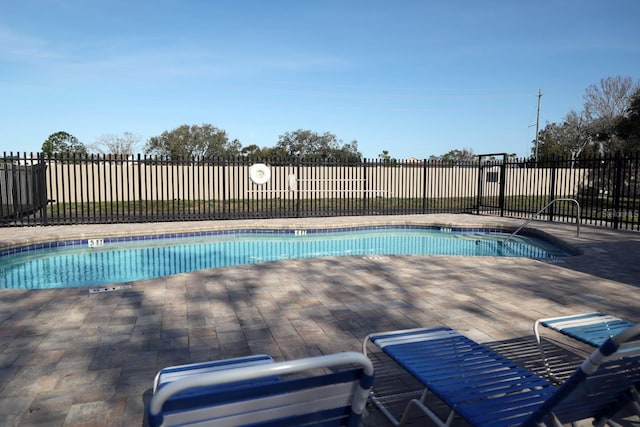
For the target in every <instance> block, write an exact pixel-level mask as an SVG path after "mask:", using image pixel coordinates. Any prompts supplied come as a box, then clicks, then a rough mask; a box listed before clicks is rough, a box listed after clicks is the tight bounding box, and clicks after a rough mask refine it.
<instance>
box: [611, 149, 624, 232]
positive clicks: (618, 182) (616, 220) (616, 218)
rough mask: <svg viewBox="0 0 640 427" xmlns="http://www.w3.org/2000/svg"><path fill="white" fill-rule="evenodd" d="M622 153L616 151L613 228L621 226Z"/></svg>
mask: <svg viewBox="0 0 640 427" xmlns="http://www.w3.org/2000/svg"><path fill="white" fill-rule="evenodd" d="M622 160H623V159H622V155H621V153H620V152H619V151H616V159H615V162H614V165H615V168H616V169H615V174H616V175H615V181H614V184H613V228H614V229H618V228H620V216H621V210H620V198H621V195H622V192H623V191H622Z"/></svg>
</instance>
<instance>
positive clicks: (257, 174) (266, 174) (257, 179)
mask: <svg viewBox="0 0 640 427" xmlns="http://www.w3.org/2000/svg"><path fill="white" fill-rule="evenodd" d="M249 179H250V180H251V181H252V182H253V183H254V184H257V185H262V184H266V183H267V182H269V180H270V179H271V169H269V166H267V165H265V164H264V163H254V164H253V165H251V166H249Z"/></svg>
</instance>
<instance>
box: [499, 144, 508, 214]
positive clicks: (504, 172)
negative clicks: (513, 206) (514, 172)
mask: <svg viewBox="0 0 640 427" xmlns="http://www.w3.org/2000/svg"><path fill="white" fill-rule="evenodd" d="M506 163H507V156H506V155H504V156H503V157H502V164H501V165H500V190H499V191H500V194H499V195H498V204H499V205H500V216H501V217H503V216H504V198H505V197H504V190H505V187H506V184H507V165H506Z"/></svg>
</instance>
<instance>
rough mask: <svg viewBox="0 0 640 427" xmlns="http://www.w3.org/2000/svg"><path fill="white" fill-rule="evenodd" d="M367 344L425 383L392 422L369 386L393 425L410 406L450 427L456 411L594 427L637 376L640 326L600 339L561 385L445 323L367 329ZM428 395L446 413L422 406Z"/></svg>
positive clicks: (502, 420) (513, 422) (477, 422)
mask: <svg viewBox="0 0 640 427" xmlns="http://www.w3.org/2000/svg"><path fill="white" fill-rule="evenodd" d="M369 342H371V343H373V344H375V345H376V346H377V347H379V348H380V349H382V351H384V353H386V354H387V355H388V356H390V357H391V358H392V359H393V360H394V361H395V362H396V363H398V364H399V365H400V366H402V367H403V368H404V369H405V370H406V371H408V372H409V373H410V374H411V375H412V376H413V377H415V378H416V379H417V380H418V381H419V382H420V383H421V384H422V385H423V386H424V387H425V389H424V392H423V393H422V396H421V397H420V399H413V400H411V401H410V403H409V404H408V405H407V407H406V409H405V411H404V413H403V415H402V417H401V418H400V419H399V420H398V419H397V418H395V417H394V416H393V414H392V413H391V411H390V410H389V409H388V408H386V407H385V405H384V401H385V399H384V398H383V397H381V396H378V395H377V394H376V392H375V386H374V390H373V392H372V395H371V400H372V402H373V403H374V404H375V405H376V406H377V407H378V408H379V409H380V410H381V411H382V412H383V413H384V414H385V415H386V416H387V418H388V419H389V420H390V421H391V422H392V423H393V424H394V425H396V426H399V425H404V424H405V423H406V422H407V420H408V419H409V417H410V416H411V414H412V412H413V411H414V410H420V411H422V412H423V413H424V414H426V415H427V416H428V417H429V418H431V420H432V421H433V422H435V423H436V424H437V425H439V426H449V425H451V424H452V422H453V421H454V418H455V417H456V416H458V417H461V418H463V419H464V420H465V421H466V422H468V423H469V424H471V425H474V426H534V425H556V426H558V425H563V424H567V423H572V422H576V421H579V420H583V419H587V418H594V419H595V420H596V422H597V423H600V425H601V424H602V423H604V422H605V421H606V420H608V419H610V418H611V417H612V416H613V415H614V414H615V413H616V412H617V410H618V409H620V408H621V407H622V406H624V405H625V404H626V401H627V400H626V399H627V398H628V396H627V392H628V390H630V389H632V388H633V387H634V385H635V384H638V383H639V382H640V325H636V326H633V327H631V328H628V329H625V330H624V331H623V332H621V333H619V334H617V335H616V336H614V337H613V338H609V339H607V340H606V341H605V342H604V343H603V344H602V345H601V346H600V347H599V348H598V349H597V350H596V351H594V352H593V353H592V354H591V356H590V357H589V358H588V359H586V360H585V361H584V362H583V363H582V365H581V366H580V367H579V368H578V369H577V370H576V371H575V372H574V374H573V375H572V376H571V377H570V378H569V379H568V380H566V381H565V382H564V383H563V384H562V385H561V386H555V385H553V384H551V383H550V382H548V381H547V380H546V379H544V378H541V377H539V376H538V375H536V374H534V373H532V372H530V371H528V370H526V369H524V368H522V367H520V366H518V365H516V364H515V363H513V362H512V361H510V360H508V359H506V358H505V357H503V356H501V355H499V354H498V353H496V352H494V351H493V350H490V349H488V348H487V347H485V346H483V345H481V344H478V343H476V342H475V341H473V340H471V339H469V338H467V337H465V336H464V335H462V334H460V333H459V332H457V331H455V330H453V329H450V328H448V327H437V328H420V329H409V330H401V331H392V332H384V333H374V334H370V335H368V336H367V337H366V338H365V340H364V342H363V352H364V353H365V354H367V351H368V343H369ZM621 349H624V350H621ZM430 393H433V394H434V395H435V396H436V397H437V398H438V399H439V400H441V401H442V402H444V403H445V404H446V405H447V407H448V408H449V410H448V414H447V416H446V417H443V418H441V417H439V416H438V415H437V414H436V411H435V410H433V409H431V408H429V406H428V405H427V397H428V396H429V395H430Z"/></svg>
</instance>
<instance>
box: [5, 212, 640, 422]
mask: <svg viewBox="0 0 640 427" xmlns="http://www.w3.org/2000/svg"><path fill="white" fill-rule="evenodd" d="M379 221H390V222H392V223H393V222H394V221H396V222H397V223H402V222H406V221H420V222H422V223H424V222H434V221H437V222H439V223H441V224H442V225H444V226H448V225H449V224H460V223H465V225H466V224H477V225H481V226H483V225H488V226H493V225H500V224H502V225H505V226H509V227H517V226H518V225H520V224H521V223H522V220H510V219H503V218H497V217H480V216H473V215H438V216H437V218H434V217H432V216H429V215H425V216H416V217H413V216H412V217H410V218H407V217H402V218H399V217H385V218H379V217H349V218H326V219H305V220H295V221H294V220H284V221H282V220H279V221H274V220H268V221H262V220H261V221H247V222H246V226H247V227H255V226H257V225H261V226H262V223H263V222H264V225H265V226H267V225H268V226H274V225H275V226H278V227H280V226H282V224H284V223H286V224H289V223H290V224H291V226H292V227H295V226H298V224H308V226H309V227H319V226H322V227H325V226H329V225H332V224H356V225H358V224H363V223H367V224H368V223H378V222H379ZM294 222H295V224H294ZM258 223H261V224H258ZM162 225H163V226H167V227H168V226H174V225H173V224H162ZM531 225H532V227H534V228H539V229H541V230H544V231H545V232H547V233H549V234H552V235H554V236H556V237H557V238H561V239H563V240H564V239H566V241H567V242H569V243H571V244H573V245H576V246H577V247H579V248H580V249H582V251H583V253H582V255H579V256H575V257H569V258H564V259H563V260H564V261H565V262H564V263H563V264H561V265H553V264H548V263H544V262H541V261H538V260H531V259H526V258H525V259H522V258H495V257H488V258H482V259H481V258H467V257H465V258H464V259H462V261H461V258H460V257H450V256H443V257H428V256H427V257H413V256H412V257H408V256H389V257H386V258H385V259H380V260H375V261H376V262H372V261H371V260H364V259H361V258H360V257H346V258H338V257H331V258H326V259H315V260H287V261H278V262H275V263H270V264H269V265H252V266H242V267H228V268H223V269H217V270H207V271H200V272H195V273H186V274H180V275H177V276H172V277H170V278H161V279H151V280H145V281H140V282H134V283H132V287H131V288H129V289H122V290H116V291H114V292H104V293H96V294H88V293H87V291H86V289H84V290H79V289H52V290H38V291H31V290H22V291H15V290H7V291H0V379H1V380H2V381H0V419H2V420H3V422H4V423H6V425H9V426H30V425H48V426H63V425H64V426H79V425H92V426H106V425H126V426H129V425H138V426H140V425H143V413H144V411H143V408H144V401H145V396H146V394H145V393H146V392H147V391H148V389H150V388H151V386H152V381H153V375H154V374H155V372H157V369H158V368H160V367H165V366H171V365H176V364H181V363H188V362H197V361H203V360H213V359H218V358H223V357H232V356H234V355H238V356H242V355H248V354H257V353H270V354H271V355H272V356H273V357H274V358H276V359H277V360H283V359H289V358H296V357H304V356H311V355H317V354H325V353H328V352H335V351H348V350H358V349H359V348H360V346H361V340H362V338H363V337H364V335H366V333H370V332H372V331H376V330H392V329H402V328H408V327H416V326H431V325H440V324H443V325H446V326H450V327H453V328H456V329H457V330H459V331H461V332H463V333H464V334H465V335H467V336H469V337H470V338H473V339H475V340H477V341H479V342H492V341H496V340H498V341H502V340H510V339H515V338H519V337H528V336H531V326H532V321H533V320H534V319H536V318H539V317H541V315H544V316H554V315H561V314H569V313H576V312H586V311H594V310H599V311H607V312H613V313H616V315H618V316H621V317H625V318H628V319H630V320H631V321H640V292H637V286H640V265H639V264H640V263H638V254H640V233H637V232H627V231H616V230H610V229H604V228H597V227H583V230H582V233H581V237H580V238H576V237H575V225H571V224H550V223H546V222H534V223H532V224H531ZM158 226H159V224H144V225H142V224H127V225H123V224H117V225H114V226H113V227H111V226H108V227H105V226H102V225H93V226H86V227H85V226H66V227H52V228H51V229H49V228H47V227H44V228H26V229H0V241H1V242H3V243H5V242H12V241H16V240H19V239H20V240H22V241H24V240H29V239H31V238H33V239H35V238H36V237H37V238H42V237H47V238H49V237H50V236H44V234H49V233H51V236H53V238H54V239H57V238H71V237H72V236H71V234H74V235H83V234H84V235H85V236H87V237H85V238H90V237H92V236H95V235H96V233H100V232H104V231H105V230H106V229H114V230H116V231H118V232H120V233H122V234H127V233H130V232H134V231H136V228H143V230H139V231H136V232H141V233H146V232H147V230H151V229H153V228H156V227H158ZM201 226H205V225H204V224H200V223H197V224H175V227H176V228H182V229H193V228H196V227H197V228H199V227H201ZM232 226H234V227H235V225H233V224H232ZM74 227H77V228H80V229H79V230H73V229H74ZM158 231H159V232H165V231H166V229H164V230H162V229H160V230H158ZM34 234H37V235H38V236H33V235H34ZM74 237H75V236H74ZM587 273H588V274H587ZM370 412H371V414H369V415H368V416H367V417H366V418H365V420H364V423H363V425H364V426H365V427H370V426H385V427H386V426H387V425H388V424H385V423H384V421H383V419H382V418H379V417H377V414H376V413H375V411H370ZM105 413H108V414H109V419H105V417H104V414H105ZM381 420H382V421H381Z"/></svg>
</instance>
